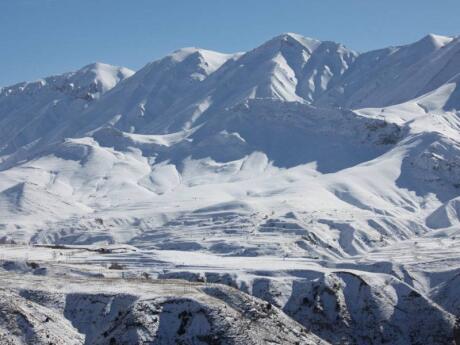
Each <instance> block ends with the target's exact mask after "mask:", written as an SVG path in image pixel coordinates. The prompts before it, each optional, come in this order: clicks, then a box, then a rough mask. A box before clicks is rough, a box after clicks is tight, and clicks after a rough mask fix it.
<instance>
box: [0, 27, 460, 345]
mask: <svg viewBox="0 0 460 345" xmlns="http://www.w3.org/2000/svg"><path fill="white" fill-rule="evenodd" d="M0 276H1V279H0V344H2V345H3V344H14V345H20V344H37V345H41V344H47V345H49V344H55V345H57V344H85V345H92V344H108V345H117V344H118V345H121V344H126V345H135V344H165V345H166V344H200V345H201V344H202V345H205V344H208V345H215V344H244V345H246V344H350V345H352V344H356V345H365V344H378V345H379V344H397V345H405V344H414V345H415V344H419V345H431V344H433V345H435V344H439V345H443V344H452V345H454V344H457V345H458V344H460V37H443V36H437V35H428V36H426V37H424V38H422V39H421V40H419V41H417V42H415V43H412V44H408V45H405V46H398V47H389V48H384V49H379V50H376V51H370V52H366V53H358V52H355V51H353V50H350V49H348V48H347V47H345V46H343V45H341V44H338V43H335V42H321V41H318V40H315V39H311V38H306V37H302V36H299V35H297V34H291V33H288V34H283V35H280V36H278V37H275V38H273V39H271V40H270V41H268V42H266V43H264V44H262V45H261V46H259V47H257V48H255V49H253V50H251V51H249V52H245V53H235V54H222V53H218V52H213V51H209V50H204V49H198V48H184V49H180V50H178V51H176V52H174V53H172V54H171V55H168V56H166V57H165V58H163V59H160V60H157V61H153V62H151V63H149V64H147V65H146V66H145V67H143V68H142V69H140V70H139V71H137V72H133V71H131V70H129V69H127V68H123V67H116V66H110V65H106V64H102V63H95V64H92V65H88V66H85V67H83V68H82V69H81V70H78V71H76V72H71V73H65V74H63V75H59V76H52V77H48V78H45V79H43V80H39V81H35V82H24V83H20V84H17V85H13V86H9V87H3V88H1V89H0Z"/></svg>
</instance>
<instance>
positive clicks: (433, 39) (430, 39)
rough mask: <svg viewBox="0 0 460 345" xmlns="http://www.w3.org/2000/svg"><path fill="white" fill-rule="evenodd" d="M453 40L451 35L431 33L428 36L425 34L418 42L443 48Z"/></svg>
mask: <svg viewBox="0 0 460 345" xmlns="http://www.w3.org/2000/svg"><path fill="white" fill-rule="evenodd" d="M452 41H453V38H452V37H449V36H441V35H436V34H433V33H430V34H428V35H426V36H424V37H423V38H422V39H421V40H419V41H418V42H417V43H427V44H431V45H433V46H435V47H436V48H441V47H443V46H445V45H446V44H448V43H450V42H452Z"/></svg>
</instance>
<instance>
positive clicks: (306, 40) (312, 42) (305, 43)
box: [261, 32, 321, 52]
mask: <svg viewBox="0 0 460 345" xmlns="http://www.w3.org/2000/svg"><path fill="white" fill-rule="evenodd" d="M286 43H287V44H299V45H301V46H302V47H303V48H306V49H307V50H308V51H310V52H312V51H314V50H315V49H316V48H317V47H318V46H319V45H320V44H321V41H319V40H316V39H314V38H310V37H304V36H302V35H299V34H296V33H292V32H287V33H283V34H281V35H278V36H275V37H274V38H272V39H271V40H269V41H267V42H266V43H264V44H263V45H262V46H261V47H272V46H278V45H283V44H286Z"/></svg>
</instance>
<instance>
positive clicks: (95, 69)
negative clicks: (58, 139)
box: [0, 63, 134, 155]
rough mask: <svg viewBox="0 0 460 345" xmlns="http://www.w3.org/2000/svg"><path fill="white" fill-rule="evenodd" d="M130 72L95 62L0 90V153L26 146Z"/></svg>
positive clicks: (52, 130) (81, 108) (10, 152)
mask: <svg viewBox="0 0 460 345" xmlns="http://www.w3.org/2000/svg"><path fill="white" fill-rule="evenodd" d="M133 73H134V72H133V71H131V70H129V69H127V68H124V67H115V66H110V65H106V64H101V63H96V64H92V65H88V66H85V67H83V68H82V69H80V70H78V71H76V72H71V73H65V74H62V75H58V76H54V77H49V78H45V79H43V80H39V81H36V82H31V83H21V84H17V85H14V86H11V87H5V88H3V89H1V90H0V114H1V115H0V155H9V154H12V153H14V152H16V151H17V150H21V149H23V150H27V149H30V148H31V147H33V146H34V145H37V144H38V143H39V142H40V140H42V139H43V138H44V137H45V136H46V135H48V134H50V133H53V132H54V131H56V130H57V128H58V127H59V126H62V124H63V123H65V122H66V121H68V119H69V117H71V116H72V115H74V114H79V113H81V112H83V111H84V110H85V109H86V108H87V107H88V105H89V104H91V103H93V102H94V101H96V100H97V99H99V98H100V96H101V95H103V94H104V93H105V92H107V91H108V90H110V89H112V88H113V87H114V86H115V85H117V84H118V83H119V82H120V81H122V80H123V79H125V78H127V77H129V76H131V75H132V74H133Z"/></svg>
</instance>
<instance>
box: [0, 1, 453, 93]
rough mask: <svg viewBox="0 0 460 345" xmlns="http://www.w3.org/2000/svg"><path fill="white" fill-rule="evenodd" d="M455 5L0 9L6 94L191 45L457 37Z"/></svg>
mask: <svg viewBox="0 0 460 345" xmlns="http://www.w3.org/2000/svg"><path fill="white" fill-rule="evenodd" d="M459 14H460V1H459V0H180V1H179V0H0V86H5V85H9V84H12V83H15V82H19V81H23V80H34V79H37V78H39V77H44V76H48V75H51V74H57V73H62V72H65V71H71V70H75V69H78V68H80V67H82V66H83V65H86V64H88V63H91V62H94V61H101V62H107V63H111V64H116V65H123V66H127V67H130V68H133V69H138V68H140V67H142V66H143V65H145V64H146V63H147V62H149V61H152V60H154V59H157V58H159V57H162V56H163V55H165V54H167V53H169V52H171V51H173V50H175V49H177V48H180V47H185V46H198V47H202V48H207V49H213V50H218V51H223V52H233V51H244V50H248V49H250V48H253V47H255V46H257V45H258V44H260V43H262V42H264V41H265V40H267V39H269V38H271V37H273V36H276V35H277V34H279V33H282V32H296V33H299V34H302V35H305V36H310V37H314V38H318V39H321V40H334V41H338V42H342V43H344V44H345V45H347V46H348V47H350V48H353V49H355V50H358V51H366V50H370V49H374V48H379V47H383V46H389V45H398V44H403V43H408V42H412V41H415V40H417V39H419V38H420V37H422V36H424V35H425V34H427V33H429V32H433V33H437V34H443V35H459V34H460V20H459Z"/></svg>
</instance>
